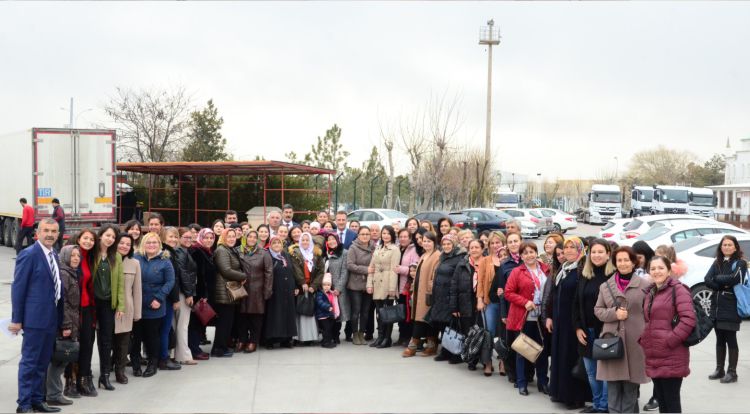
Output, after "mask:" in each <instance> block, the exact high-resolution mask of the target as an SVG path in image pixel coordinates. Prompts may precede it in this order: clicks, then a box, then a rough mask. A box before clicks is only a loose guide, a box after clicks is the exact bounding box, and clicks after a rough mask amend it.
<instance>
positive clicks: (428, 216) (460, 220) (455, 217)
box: [414, 211, 476, 230]
mask: <svg viewBox="0 0 750 414" xmlns="http://www.w3.org/2000/svg"><path fill="white" fill-rule="evenodd" d="M443 217H448V218H449V219H451V221H452V222H453V225H454V226H456V227H458V228H459V229H469V230H476V223H474V221H472V220H471V219H470V218H469V217H467V216H466V215H465V214H463V213H461V212H459V211H457V212H451V213H449V212H446V211H423V212H421V213H419V214H416V215H415V216H414V218H415V219H417V220H419V221H422V220H429V221H430V223H432V225H433V226H435V229H437V226H438V220H440V219H441V218H443Z"/></svg>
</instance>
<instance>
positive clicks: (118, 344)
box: [112, 332, 130, 369]
mask: <svg viewBox="0 0 750 414" xmlns="http://www.w3.org/2000/svg"><path fill="white" fill-rule="evenodd" d="M129 347H130V332H122V333H118V334H115V336H114V341H113V344H112V359H113V360H114V363H115V367H116V368H120V369H124V368H125V365H127V364H128V352H129Z"/></svg>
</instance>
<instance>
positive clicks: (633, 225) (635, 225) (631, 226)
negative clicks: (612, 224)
mask: <svg viewBox="0 0 750 414" xmlns="http://www.w3.org/2000/svg"><path fill="white" fill-rule="evenodd" d="M642 224H643V222H642V221H640V220H638V219H635V220H633V221H631V222H630V223H628V225H627V226H625V227H623V228H622V229H623V230H625V231H631V230H635V229H637V228H638V227H641V225H642Z"/></svg>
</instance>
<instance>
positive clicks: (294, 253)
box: [289, 244, 325, 290]
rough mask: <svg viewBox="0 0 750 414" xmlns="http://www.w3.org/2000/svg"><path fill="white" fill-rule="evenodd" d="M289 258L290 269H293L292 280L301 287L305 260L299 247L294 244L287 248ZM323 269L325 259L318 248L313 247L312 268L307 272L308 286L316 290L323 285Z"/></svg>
mask: <svg viewBox="0 0 750 414" xmlns="http://www.w3.org/2000/svg"><path fill="white" fill-rule="evenodd" d="M289 256H291V257H292V267H293V268H294V279H295V280H296V281H297V286H298V287H300V288H301V287H302V285H303V284H305V268H304V267H303V266H306V264H305V258H304V257H303V256H302V252H301V251H300V249H299V246H298V245H296V244H294V245H292V246H290V247H289ZM324 269H325V259H324V258H323V253H322V252H321V250H320V248H319V247H318V246H313V268H312V270H310V271H309V273H310V283H308V285H309V286H310V287H311V288H313V289H315V290H318V289H320V287H321V284H322V283H323V270H324Z"/></svg>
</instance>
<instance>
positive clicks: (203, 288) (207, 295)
mask: <svg viewBox="0 0 750 414" xmlns="http://www.w3.org/2000/svg"><path fill="white" fill-rule="evenodd" d="M190 255H191V256H192V257H193V261H195V265H196V269H197V276H198V278H197V282H196V284H195V296H194V297H193V300H194V301H197V300H198V299H208V300H209V302H211V303H213V300H214V285H215V284H216V265H215V264H214V258H213V255H211V253H209V252H207V251H206V250H204V249H202V248H200V247H196V246H193V247H191V248H190Z"/></svg>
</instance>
